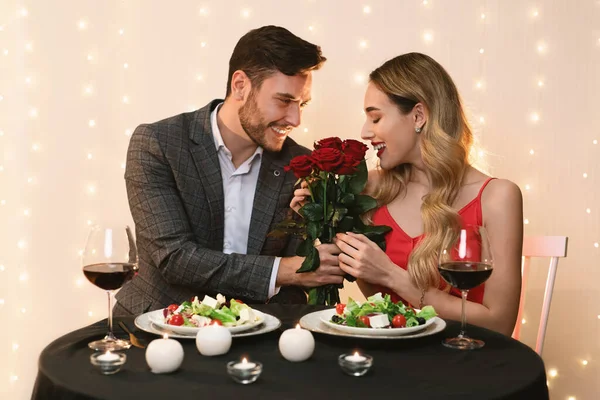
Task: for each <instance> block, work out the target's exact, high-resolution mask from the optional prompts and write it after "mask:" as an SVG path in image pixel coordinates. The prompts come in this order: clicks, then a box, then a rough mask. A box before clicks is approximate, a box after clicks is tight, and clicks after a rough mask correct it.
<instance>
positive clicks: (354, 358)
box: [345, 351, 367, 362]
mask: <svg viewBox="0 0 600 400" xmlns="http://www.w3.org/2000/svg"><path fill="white" fill-rule="evenodd" d="M345 358H346V360H348V361H352V362H363V361H365V360H366V359H367V357H365V356H361V355H360V354H358V351H357V352H355V353H354V354H352V355H351V356H346V357H345Z"/></svg>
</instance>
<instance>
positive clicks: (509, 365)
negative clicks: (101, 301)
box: [32, 304, 549, 400]
mask: <svg viewBox="0 0 600 400" xmlns="http://www.w3.org/2000/svg"><path fill="white" fill-rule="evenodd" d="M252 307H253V308H256V309H257V310H260V311H262V312H264V313H266V314H268V315H270V316H273V317H276V318H278V319H279V320H280V321H281V326H280V327H278V328H277V329H275V330H273V331H271V332H267V333H264V334H260V335H258V334H257V335H252V336H244V337H236V336H235V335H234V338H233V342H232V345H231V348H230V349H229V351H228V352H227V353H226V354H224V355H219V356H203V355H201V354H200V353H199V351H198V349H197V347H196V341H195V340H194V337H193V336H190V338H182V339H177V340H178V341H179V342H180V343H181V344H182V346H183V350H184V358H183V362H182V364H181V366H180V367H179V368H178V369H177V370H176V371H174V372H171V373H166V374H155V373H153V372H152V371H151V370H150V368H149V366H148V364H147V362H146V358H145V351H146V349H144V348H138V347H131V348H130V349H128V350H127V351H126V356H127V357H126V362H125V364H124V365H123V366H122V368H121V370H120V371H119V372H117V373H115V374H113V375H103V374H101V373H100V372H99V370H98V369H97V368H96V367H95V366H94V365H92V364H91V363H90V356H91V354H92V353H93V351H92V350H90V349H89V348H88V346H87V344H88V342H90V341H92V340H95V339H98V338H101V337H103V336H104V335H105V333H106V324H107V321H106V319H105V320H102V321H98V322H96V323H94V324H92V325H89V326H86V327H83V328H81V329H78V330H75V331H73V332H70V333H67V334H66V335H64V336H62V337H59V338H57V339H56V340H54V341H53V342H51V343H50V344H48V345H47V346H46V347H45V349H44V350H43V351H42V353H41V354H40V357H39V363H38V374H37V378H36V381H35V384H34V388H33V393H32V399H35V400H51V399H73V400H75V399H108V400H113V399H114V400H116V399H139V400H152V399H178V400H185V399H211V400H212V399H261V400H262V399H265V400H266V399H277V400H283V399H310V400H315V399H328V400H332V399H366V398H373V399H387V398H398V399H461V400H466V399H477V400H482V399H548V398H549V395H548V387H547V380H546V372H545V367H544V363H543V361H542V359H541V358H540V357H539V356H538V354H537V353H536V352H534V351H533V350H532V349H531V348H530V347H528V346H526V345H525V344H523V343H521V342H519V341H517V340H514V339H512V338H510V337H508V336H505V335H502V334H500V333H497V332H494V331H491V330H488V329H485V328H481V327H477V326H474V325H467V332H468V334H469V336H472V337H474V338H477V339H482V340H483V341H485V346H484V347H483V348H481V349H477V350H466V351H465V350H456V349H451V348H447V347H445V346H443V345H442V340H443V339H445V338H447V337H453V336H456V335H457V334H458V333H459V331H460V323H459V322H457V321H451V320H444V321H443V322H445V324H444V326H445V327H444V329H443V330H441V331H439V332H434V333H432V334H423V335H421V336H419V335H415V336H412V337H405V338H401V337H398V338H376V337H370V338H365V337H358V336H353V335H337V334H335V333H332V332H331V331H329V330H326V329H323V330H321V329H315V330H314V331H313V332H312V334H313V336H314V339H315V348H314V353H313V354H312V356H311V357H310V358H309V359H308V360H306V361H302V362H291V361H288V360H286V359H285V358H284V357H283V356H282V355H281V353H280V351H279V347H278V342H279V338H280V336H281V335H282V333H283V332H284V331H285V330H286V329H289V328H292V327H294V326H296V324H298V322H299V321H300V320H301V318H302V317H303V316H306V315H310V314H311V313H315V312H317V311H321V310H325V309H327V307H325V306H314V305H302V304H295V305H289V304H288V305H284V304H261V305H252ZM329 308H330V307H329ZM118 322H123V323H124V325H125V326H126V327H128V328H129V330H130V331H131V332H132V333H133V334H134V335H135V336H136V337H137V338H138V339H139V340H140V341H142V342H144V343H146V344H147V343H149V342H151V341H152V340H154V339H157V338H160V336H159V335H156V334H153V333H150V332H147V331H146V330H142V329H140V328H139V327H137V326H136V325H135V323H134V317H123V318H115V321H114V326H115V331H116V333H117V335H118V336H120V337H122V338H128V337H129V336H128V335H127V334H126V333H125V332H123V331H122V330H121V329H120V328H118ZM354 352H359V353H360V354H368V355H370V356H372V357H373V365H372V367H371V368H370V370H369V371H368V372H367V373H366V374H365V375H363V376H358V377H357V376H351V375H348V374H345V373H344V371H342V369H341V368H340V365H339V364H338V357H339V356H340V355H341V354H353V353H354ZM243 357H247V358H248V359H249V360H254V361H259V362H260V363H262V365H263V370H262V373H261V375H260V377H259V378H258V379H257V380H256V381H255V382H254V383H251V384H246V385H243V384H240V383H237V382H236V381H234V380H233V379H231V377H230V376H229V375H228V373H227V368H226V366H227V363H228V362H230V361H236V360H237V361H239V360H241V359H242V358H243Z"/></svg>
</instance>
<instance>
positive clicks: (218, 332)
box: [196, 325, 231, 356]
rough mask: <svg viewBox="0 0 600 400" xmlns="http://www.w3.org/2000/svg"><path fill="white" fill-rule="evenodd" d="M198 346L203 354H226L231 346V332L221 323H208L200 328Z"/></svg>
mask: <svg viewBox="0 0 600 400" xmlns="http://www.w3.org/2000/svg"><path fill="white" fill-rule="evenodd" d="M196 347H197V348H198V351H199V352H200V354H202V355H203V356H218V355H221V354H225V353H227V352H228V351H229V349H230V348H231V332H229V329H227V328H225V327H224V326H221V325H208V326H205V327H202V328H200V329H199V330H198V333H197V334H196Z"/></svg>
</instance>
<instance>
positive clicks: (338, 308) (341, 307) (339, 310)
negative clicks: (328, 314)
mask: <svg viewBox="0 0 600 400" xmlns="http://www.w3.org/2000/svg"><path fill="white" fill-rule="evenodd" d="M345 308H346V305H345V304H343V303H337V304H336V305H335V312H336V314H340V315H342V314H343V313H344V309H345Z"/></svg>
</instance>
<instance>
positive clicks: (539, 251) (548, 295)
mask: <svg viewBox="0 0 600 400" xmlns="http://www.w3.org/2000/svg"><path fill="white" fill-rule="evenodd" d="M567 245H568V238H567V237H566V236H529V237H525V238H524V239H523V258H522V260H523V261H522V264H521V272H522V276H523V279H522V284H521V300H520V302H519V315H518V317H517V324H516V326H515V330H514V332H513V335H512V336H513V338H515V339H517V340H518V339H519V337H520V334H521V325H522V319H523V309H524V307H525V292H526V289H527V276H528V272H529V264H530V260H531V258H532V257H549V258H550V268H549V270H548V277H547V278H546V289H545V290H544V301H543V304H542V314H541V317H540V326H539V328H538V334H537V339H536V341H535V351H536V352H537V353H538V354H539V355H540V356H541V355H542V349H543V347H544V338H545V337H546V327H547V326H548V315H549V314H550V303H551V302H552V291H553V290H554V280H555V279H556V269H557V267H558V259H559V258H561V257H566V256H567Z"/></svg>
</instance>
